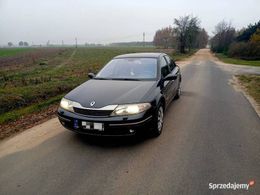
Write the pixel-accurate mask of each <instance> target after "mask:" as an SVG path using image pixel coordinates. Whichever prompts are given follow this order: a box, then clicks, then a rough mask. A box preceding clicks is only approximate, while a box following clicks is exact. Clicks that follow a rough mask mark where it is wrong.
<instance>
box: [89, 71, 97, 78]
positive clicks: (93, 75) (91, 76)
mask: <svg viewBox="0 0 260 195" xmlns="http://www.w3.org/2000/svg"><path fill="white" fill-rule="evenodd" d="M95 76H96V75H95V74H94V73H92V72H91V73H88V77H89V78H90V79H93V78H94V77H95Z"/></svg>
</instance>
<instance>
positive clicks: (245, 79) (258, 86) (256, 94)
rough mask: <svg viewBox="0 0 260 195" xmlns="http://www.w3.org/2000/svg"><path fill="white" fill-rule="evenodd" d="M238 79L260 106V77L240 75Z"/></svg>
mask: <svg viewBox="0 0 260 195" xmlns="http://www.w3.org/2000/svg"><path fill="white" fill-rule="evenodd" d="M237 77H238V79H239V81H240V82H241V83H242V85H243V86H244V87H245V88H246V90H247V91H248V93H249V95H250V96H252V97H253V98H254V99H255V101H256V102H257V104H258V105H260V75H238V76H237Z"/></svg>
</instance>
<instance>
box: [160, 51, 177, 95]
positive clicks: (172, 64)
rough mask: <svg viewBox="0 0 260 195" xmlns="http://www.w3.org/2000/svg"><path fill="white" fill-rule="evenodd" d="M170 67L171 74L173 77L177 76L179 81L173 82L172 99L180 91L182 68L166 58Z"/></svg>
mask: <svg viewBox="0 0 260 195" xmlns="http://www.w3.org/2000/svg"><path fill="white" fill-rule="evenodd" d="M164 57H165V59H166V61H167V63H168V66H169V68H170V73H171V74H172V75H176V76H177V79H175V80H173V81H172V93H171V94H172V98H173V97H174V96H175V95H176V93H177V90H178V86H179V82H180V78H179V74H180V68H179V67H178V66H176V64H175V62H174V61H173V60H172V59H171V58H170V57H169V56H168V55H166V56H164Z"/></svg>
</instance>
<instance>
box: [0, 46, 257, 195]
mask: <svg viewBox="0 0 260 195" xmlns="http://www.w3.org/2000/svg"><path fill="white" fill-rule="evenodd" d="M221 66H224V65H218V64H216V62H214V61H213V57H212V56H211V55H210V54H209V52H208V50H200V51H199V52H198V53H197V54H196V55H195V56H194V57H193V58H192V59H191V61H190V62H188V63H186V65H183V66H182V73H183V84H182V88H183V94H182V96H181V98H180V99H179V100H177V101H174V102H173V103H172V105H171V106H170V107H169V109H168V110H167V111H166V116H165V117H166V118H165V124H164V129H163V133H162V135H161V136H160V137H159V138H156V139H152V138H142V137H141V138H93V137H81V136H77V135H75V134H74V133H72V132H70V131H67V130H65V129H63V127H62V126H61V125H60V124H59V123H58V121H57V119H56V118H55V119H52V120H50V121H48V122H46V123H44V124H42V125H40V126H37V127H35V128H33V129H30V130H28V131H25V132H24V133H21V134H19V135H17V136H15V137H13V138H11V139H8V140H6V141H4V142H2V143H0V194H156V195H158V194H200V195H202V194H211V193H212V194H245V191H244V190H237V191H234V190H214V191H213V190H209V183H228V182H231V183H234V182H236V183H248V182H249V180H255V182H256V184H255V185H254V186H252V187H250V188H249V192H250V194H251V193H252V194H260V120H259V118H258V116H257V114H256V112H255V111H254V109H253V108H252V106H251V105H250V103H249V102H248V101H247V99H246V98H245V97H244V96H243V94H242V93H241V92H238V91H236V90H235V89H234V88H233V86H231V85H230V84H229V79H231V78H232V75H233V74H234V72H233V71H232V70H229V69H228V68H222V67H221ZM240 68H241V67H240Z"/></svg>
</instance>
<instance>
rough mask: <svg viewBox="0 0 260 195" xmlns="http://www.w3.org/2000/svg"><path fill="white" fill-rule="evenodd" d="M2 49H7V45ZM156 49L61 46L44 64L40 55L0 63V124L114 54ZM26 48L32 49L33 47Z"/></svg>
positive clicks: (43, 103) (51, 99)
mask: <svg viewBox="0 0 260 195" xmlns="http://www.w3.org/2000/svg"><path fill="white" fill-rule="evenodd" d="M6 50H8V51H7V53H8V52H10V51H9V50H10V49H6ZM160 51H161V50H157V49H155V48H141V47H139V48H133V47H131V48H129V47H124V48H118V47H115V48H105V47H103V48H78V49H75V48H65V49H63V51H62V52H56V53H55V54H53V53H52V54H50V56H48V55H47V56H45V58H44V61H47V62H48V63H47V64H46V65H40V64H39V62H40V61H42V60H43V59H34V62H32V63H31V64H30V65H28V64H26V63H25V64H19V66H18V68H16V67H15V68H12V67H10V69H6V68H5V69H4V68H2V69H1V66H0V124H3V123H6V122H9V121H12V120H16V119H19V118H20V117H21V116H24V115H27V114H31V113H34V112H38V111H39V110H41V109H42V108H43V107H48V106H49V105H52V104H53V103H57V102H58V101H59V100H60V99H61V97H62V95H61V94H66V93H67V92H69V91H70V90H72V89H73V88H75V87H76V86H78V85H80V84H81V83H83V82H85V81H86V80H87V79H88V77H87V74H88V72H94V73H96V72H98V71H99V70H100V69H101V68H102V67H103V65H104V64H106V63H107V62H108V61H109V60H111V59H112V58H113V57H114V56H116V55H120V54H124V53H132V52H160ZM2 52H3V49H2ZM28 52H32V53H33V52H34V50H31V51H28ZM43 52H44V50H43ZM162 52H164V50H163V51H162ZM194 52H195V51H192V53H194ZM192 53H190V54H172V53H170V55H171V56H172V57H173V58H174V59H175V60H181V59H184V58H186V57H189V56H190V55H191V54H192ZM13 55H15V54H14V53H13Z"/></svg>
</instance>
